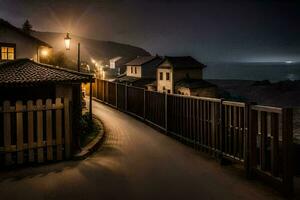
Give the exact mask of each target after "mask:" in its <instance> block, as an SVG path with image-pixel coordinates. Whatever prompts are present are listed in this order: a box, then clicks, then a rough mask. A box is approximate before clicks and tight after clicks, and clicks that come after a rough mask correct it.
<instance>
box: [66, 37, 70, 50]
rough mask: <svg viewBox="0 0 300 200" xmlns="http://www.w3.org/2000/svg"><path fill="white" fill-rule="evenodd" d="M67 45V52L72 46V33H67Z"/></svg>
mask: <svg viewBox="0 0 300 200" xmlns="http://www.w3.org/2000/svg"><path fill="white" fill-rule="evenodd" d="M65 45H66V50H70V45H71V38H70V33H67V35H66V37H65Z"/></svg>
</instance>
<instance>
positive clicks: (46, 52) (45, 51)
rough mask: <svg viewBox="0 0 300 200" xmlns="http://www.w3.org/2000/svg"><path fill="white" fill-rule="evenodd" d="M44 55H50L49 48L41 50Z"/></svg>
mask: <svg viewBox="0 0 300 200" xmlns="http://www.w3.org/2000/svg"><path fill="white" fill-rule="evenodd" d="M41 54H42V56H43V57H47V56H48V50H47V49H43V50H42V52H41Z"/></svg>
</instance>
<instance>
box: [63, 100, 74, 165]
mask: <svg viewBox="0 0 300 200" xmlns="http://www.w3.org/2000/svg"><path fill="white" fill-rule="evenodd" d="M70 109H71V107H70V104H69V99H68V98H64V120H65V157H66V159H69V158H70V157H71V141H72V140H71V135H72V134H71V129H70V127H71V124H70V122H71V121H70V116H71V111H70Z"/></svg>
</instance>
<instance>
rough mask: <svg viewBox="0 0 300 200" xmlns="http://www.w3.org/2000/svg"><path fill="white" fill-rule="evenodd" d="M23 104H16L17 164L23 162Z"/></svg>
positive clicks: (19, 102)
mask: <svg viewBox="0 0 300 200" xmlns="http://www.w3.org/2000/svg"><path fill="white" fill-rule="evenodd" d="M22 111H23V102H22V101H17V102H16V123H17V124H16V125H17V143H16V145H17V163H18V164H22V163H23V162H24V152H23V148H24V135H23V112H22Z"/></svg>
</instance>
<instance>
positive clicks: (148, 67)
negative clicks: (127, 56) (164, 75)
mask: <svg viewBox="0 0 300 200" xmlns="http://www.w3.org/2000/svg"><path fill="white" fill-rule="evenodd" d="M161 61H162V58H161V57H159V56H140V57H137V58H135V59H134V60H132V61H130V62H128V63H126V73H125V74H124V75H123V76H120V77H118V79H117V80H116V81H117V82H120V83H125V84H128V85H133V86H137V87H145V85H147V84H149V83H152V82H154V81H155V79H156V68H157V66H158V65H159V64H160V63H161Z"/></svg>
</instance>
